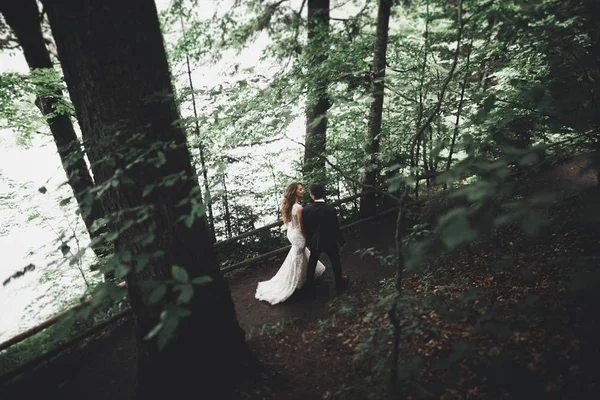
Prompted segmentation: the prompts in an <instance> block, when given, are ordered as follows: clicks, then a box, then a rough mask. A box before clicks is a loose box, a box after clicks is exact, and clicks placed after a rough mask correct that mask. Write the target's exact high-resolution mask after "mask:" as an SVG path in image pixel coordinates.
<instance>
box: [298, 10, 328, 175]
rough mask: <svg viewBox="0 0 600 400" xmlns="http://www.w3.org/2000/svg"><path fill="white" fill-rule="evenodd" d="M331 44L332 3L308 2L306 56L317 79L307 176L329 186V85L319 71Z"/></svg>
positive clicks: (311, 96) (309, 111) (310, 102)
mask: <svg viewBox="0 0 600 400" xmlns="http://www.w3.org/2000/svg"><path fill="white" fill-rule="evenodd" d="M328 43H329V0H308V45H307V49H306V52H305V53H306V54H307V57H308V62H309V65H310V66H311V67H312V72H311V75H312V76H315V77H316V78H315V79H314V82H313V85H312V86H311V87H310V88H309V90H308V98H307V104H306V139H305V151H304V171H303V172H304V176H305V177H306V179H309V180H310V181H321V182H322V183H325V178H326V175H325V159H324V158H322V156H324V155H325V149H326V142H327V110H328V109H329V107H330V104H329V98H328V96H327V88H328V86H329V82H328V81H327V78H326V76H325V74H323V73H322V72H319V71H318V70H319V67H320V66H321V64H323V63H324V62H325V60H327V47H328Z"/></svg>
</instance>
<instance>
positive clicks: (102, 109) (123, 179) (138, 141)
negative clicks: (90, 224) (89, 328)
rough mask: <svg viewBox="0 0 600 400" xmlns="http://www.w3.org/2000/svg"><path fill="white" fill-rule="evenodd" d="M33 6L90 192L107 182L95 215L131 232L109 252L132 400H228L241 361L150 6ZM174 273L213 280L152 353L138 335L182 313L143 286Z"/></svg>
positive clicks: (142, 2) (76, 2)
mask: <svg viewBox="0 0 600 400" xmlns="http://www.w3.org/2000/svg"><path fill="white" fill-rule="evenodd" d="M44 5H45V8H46V10H47V12H48V18H49V20H50V25H51V27H52V32H53V35H54V38H55V40H56V45H57V48H58V54H59V58H60V60H61V63H62V66H63V71H64V75H65V80H66V82H67V86H68V88H69V92H70V94H71V98H72V100H73V103H74V105H75V109H76V112H77V116H78V118H79V121H80V123H81V125H82V131H83V133H84V139H85V140H86V143H89V144H90V147H89V149H88V155H89V158H90V161H91V163H92V170H93V172H94V175H95V177H96V179H97V184H98V185H103V187H108V185H106V184H107V183H109V182H111V183H112V182H115V180H116V181H117V184H116V185H112V184H111V186H112V188H111V189H108V190H106V191H105V192H104V193H103V196H102V201H103V204H104V206H105V210H106V212H107V213H109V215H118V216H119V218H120V219H119V221H121V223H126V224H130V223H131V222H134V224H133V225H132V226H129V227H128V228H127V229H126V230H123V231H121V232H120V236H119V238H118V240H117V241H116V243H115V245H116V251H118V252H125V251H128V252H129V253H130V254H131V259H132V263H134V262H135V263H136V266H135V268H132V269H131V270H130V271H129V273H128V275H127V291H128V296H129V301H130V304H131V307H132V309H133V312H134V315H135V319H136V323H137V329H138V344H139V372H138V373H139V381H138V387H137V397H138V398H139V399H146V398H161V397H164V398H184V397H188V396H189V395H190V393H197V394H198V395H199V396H202V397H203V398H215V399H216V398H228V396H229V392H230V391H231V389H232V379H233V378H234V377H235V376H236V373H237V372H239V371H240V366H241V365H242V362H243V361H244V358H245V357H247V355H248V353H247V348H246V346H245V342H244V332H243V331H242V330H241V328H240V327H239V324H238V322H237V319H236V315H235V309H234V305H233V302H232V299H231V293H230V291H229V288H228V286H227V284H226V282H225V281H224V279H223V277H222V276H221V273H220V271H219V267H218V264H217V259H216V256H215V253H214V251H213V245H212V240H211V235H210V231H209V229H208V224H207V222H206V218H205V216H202V217H197V216H195V217H194V216H193V214H192V213H193V211H194V203H195V202H197V201H198V200H199V199H197V198H195V197H196V196H198V192H199V186H198V181H197V178H196V176H195V173H194V171H193V169H192V165H191V160H190V154H189V151H188V149H187V146H186V138H185V134H184V132H183V130H182V129H181V128H180V127H179V126H178V125H177V124H175V123H174V122H175V121H177V120H178V119H179V115H178V112H177V107H176V104H175V101H174V99H173V93H174V90H173V86H172V84H171V81H170V77H171V75H170V73H169V65H168V63H167V57H166V54H165V49H164V45H163V37H162V34H161V31H160V26H159V21H158V17H157V11H156V7H155V4H154V1H152V0H129V1H122V0H104V1H97V0H96V1H95V0H46V1H45V2H44ZM111 159H112V160H111ZM174 177H175V178H177V179H175V178H174ZM117 178H119V179H117ZM174 179H175V180H174ZM167 182H168V183H167ZM153 185H154V189H153V190H152V191H151V192H149V193H148V192H147V190H146V189H148V188H150V187H153ZM144 191H146V193H144ZM190 200H194V201H190ZM196 204H197V203H196ZM190 215H191V218H185V217H186V216H190ZM131 216H135V219H132V217H131ZM182 217H183V218H184V219H185V220H186V222H187V223H183V222H182V221H181V219H182ZM144 257H150V258H146V260H143V258H144ZM174 265H178V266H181V267H182V268H184V269H185V270H186V272H187V273H188V274H189V276H190V277H191V278H194V277H198V276H203V275H208V276H209V277H210V278H212V281H211V282H210V283H207V284H204V285H201V286H194V288H195V290H194V296H193V297H192V299H191V301H190V304H189V308H190V309H191V316H188V317H186V318H183V319H181V320H179V324H178V325H177V327H176V330H175V334H174V335H175V336H174V337H173V338H172V340H171V341H170V342H169V343H168V344H167V346H166V347H165V348H164V349H162V350H160V349H159V347H158V345H157V342H156V341H155V340H154V339H152V340H144V337H145V335H146V334H147V333H148V332H149V331H150V330H151V329H152V328H153V327H154V326H156V325H157V324H158V323H159V321H161V313H162V312H163V311H165V314H164V315H163V318H165V317H166V318H167V320H164V319H163V322H164V323H165V326H166V325H168V323H169V321H172V320H170V319H169V318H170V317H173V316H174V315H175V314H174V313H176V312H182V311H177V310H181V308H173V307H176V304H175V303H176V302H175V299H176V298H177V293H173V292H171V291H170V292H168V293H167V295H166V296H165V297H164V298H163V300H162V301H161V302H159V303H158V304H155V302H154V301H153V299H152V298H151V296H150V295H149V291H148V290H147V288H146V285H147V284H148V283H149V282H151V281H154V282H158V283H159V284H165V283H168V282H170V280H171V279H172V278H171V276H170V275H171V268H172V266H174ZM131 266H133V264H132V265H130V267H131ZM166 306H170V307H171V308H167V309H165V307H166Z"/></svg>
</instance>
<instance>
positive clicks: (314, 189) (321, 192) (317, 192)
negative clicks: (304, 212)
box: [309, 183, 325, 199]
mask: <svg viewBox="0 0 600 400" xmlns="http://www.w3.org/2000/svg"><path fill="white" fill-rule="evenodd" d="M309 190H310V194H312V195H313V196H315V199H322V198H323V197H325V188H324V187H323V185H321V184H319V183H313V184H312V185H310V189H309Z"/></svg>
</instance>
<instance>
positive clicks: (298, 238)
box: [255, 182, 325, 305]
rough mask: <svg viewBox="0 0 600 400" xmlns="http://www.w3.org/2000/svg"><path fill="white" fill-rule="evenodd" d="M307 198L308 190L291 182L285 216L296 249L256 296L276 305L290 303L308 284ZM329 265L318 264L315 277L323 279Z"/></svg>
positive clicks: (285, 205)
mask: <svg viewBox="0 0 600 400" xmlns="http://www.w3.org/2000/svg"><path fill="white" fill-rule="evenodd" d="M303 196H304V187H303V186H302V184H301V183H300V182H293V183H290V184H289V185H288V186H287V188H286V189H285V193H284V195H283V203H282V204H281V215H282V217H283V222H284V224H285V226H286V227H287V238H288V240H289V241H290V243H291V245H292V248H291V249H290V251H289V253H288V255H287V257H286V258H285V261H284V262H283V264H282V265H281V267H280V268H279V271H277V273H276V274H275V276H274V277H273V278H271V279H270V280H268V281H263V282H259V283H258V287H257V289H256V294H255V297H256V298H257V299H258V300H264V301H267V302H269V303H271V304H272V305H274V304H278V303H281V302H283V301H285V300H287V299H288V298H289V297H290V296H291V295H292V294H293V293H294V290H296V289H300V288H301V287H302V286H303V285H304V283H305V282H306V266H307V265H308V258H309V257H310V251H309V250H308V248H306V247H305V244H306V240H305V239H304V235H303V233H302V227H303V224H302V206H301V205H300V203H299V200H300V199H301V198H302V197H303ZM324 271H325V266H324V265H323V264H322V263H321V262H318V263H317V268H316V270H315V277H318V276H321V275H322V274H323V272H324Z"/></svg>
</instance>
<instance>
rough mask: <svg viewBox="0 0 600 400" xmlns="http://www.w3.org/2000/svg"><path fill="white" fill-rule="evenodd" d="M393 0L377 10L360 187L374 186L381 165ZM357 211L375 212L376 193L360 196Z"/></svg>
mask: <svg viewBox="0 0 600 400" xmlns="http://www.w3.org/2000/svg"><path fill="white" fill-rule="evenodd" d="M392 4H393V1H392V0H379V10H378V11H377V31H376V37H375V48H374V51H373V89H372V95H373V101H372V102H371V108H370V110H369V122H368V126H367V134H366V135H365V172H364V174H363V179H362V183H363V185H364V186H363V191H364V190H365V189H367V188H369V187H374V186H376V185H377V183H378V181H379V173H380V168H379V165H378V161H377V156H378V154H379V134H380V133H381V122H382V115H383V95H384V91H385V82H384V80H385V68H386V54H387V45H388V32H389V26H390V13H391V10H392ZM360 212H361V215H362V216H363V217H368V216H372V215H375V213H376V212H377V202H376V197H375V193H372V194H367V195H365V196H363V197H361V199H360Z"/></svg>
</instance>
